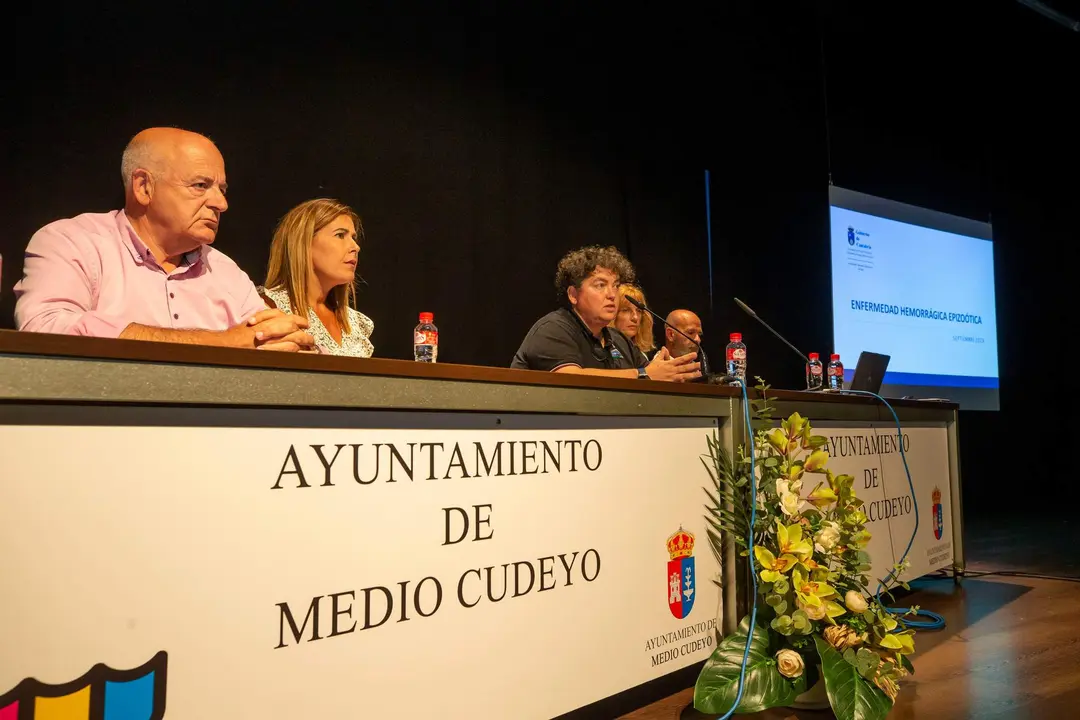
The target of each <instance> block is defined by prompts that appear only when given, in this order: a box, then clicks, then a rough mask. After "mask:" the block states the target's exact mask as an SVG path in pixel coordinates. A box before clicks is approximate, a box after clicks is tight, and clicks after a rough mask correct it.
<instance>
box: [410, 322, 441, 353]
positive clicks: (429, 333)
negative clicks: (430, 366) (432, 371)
mask: <svg viewBox="0 0 1080 720" xmlns="http://www.w3.org/2000/svg"><path fill="white" fill-rule="evenodd" d="M434 320H435V316H434V315H432V314H431V313H429V312H422V313H420V324H419V325H417V326H416V329H415V330H413V358H414V359H415V360H416V362H429V363H433V362H436V360H437V359H438V357H439V329H438V328H437V327H435V325H434V323H433V321H434Z"/></svg>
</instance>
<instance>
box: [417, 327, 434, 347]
mask: <svg viewBox="0 0 1080 720" xmlns="http://www.w3.org/2000/svg"><path fill="white" fill-rule="evenodd" d="M438 344H439V331H438V330H417V331H416V333H415V334H414V335H413V345H438Z"/></svg>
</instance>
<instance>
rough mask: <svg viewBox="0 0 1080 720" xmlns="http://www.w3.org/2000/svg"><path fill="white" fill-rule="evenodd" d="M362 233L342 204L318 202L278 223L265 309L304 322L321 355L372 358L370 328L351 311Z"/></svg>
mask: <svg viewBox="0 0 1080 720" xmlns="http://www.w3.org/2000/svg"><path fill="white" fill-rule="evenodd" d="M363 235H364V228H363V226H362V225H361V223H360V217H359V216H358V215H357V214H356V213H355V212H354V211H353V210H352V208H350V207H349V206H348V205H345V204H344V203H341V202H338V201H337V200H330V199H327V198H317V199H315V200H308V201H307V202H303V203H300V204H299V205H297V206H296V207H294V208H293V209H292V210H290V211H289V212H288V213H286V215H285V217H283V218H281V222H279V223H278V226H277V228H276V229H275V230H274V239H273V242H272V243H271V245H270V264H269V267H268V268H267V271H266V283H265V286H264V287H263V288H262V289H261V294H262V296H263V299H264V300H266V303H267V306H269V307H271V308H273V307H277V308H278V309H279V310H282V311H283V312H290V313H293V314H294V315H299V316H300V317H306V318H307V319H308V323H310V326H309V327H308V332H309V333H311V334H312V336H314V338H315V344H316V345H318V346H319V348H320V349H321V350H322V352H324V353H328V354H331V355H351V356H353V357H371V354H372V353H373V352H374V351H375V347H374V346H373V345H372V344H371V333H372V331H373V330H374V329H375V323H374V322H372V320H371V318H369V317H368V316H366V315H364V314H363V313H361V312H359V311H357V310H355V309H354V308H353V305H354V304H355V302H356V288H355V280H356V265H357V259H358V257H359V255H360V245H359V242H360V239H361V238H362V237H363Z"/></svg>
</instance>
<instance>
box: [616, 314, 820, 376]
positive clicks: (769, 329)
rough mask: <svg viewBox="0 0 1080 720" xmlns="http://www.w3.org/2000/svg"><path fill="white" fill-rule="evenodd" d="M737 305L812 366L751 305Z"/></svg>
mask: <svg viewBox="0 0 1080 720" xmlns="http://www.w3.org/2000/svg"><path fill="white" fill-rule="evenodd" d="M629 299H630V298H627V300H629ZM735 304H736V305H738V306H739V307H740V308H742V309H743V312H745V313H746V314H747V315H749V316H750V317H752V318H754V319H755V320H757V321H758V322H759V323H761V324H762V325H764V326H765V329H766V330H768V331H769V332H771V333H772V334H773V335H775V336H776V337H777V338H779V339H780V342H782V343H784V344H785V345H787V346H788V347H789V348H791V349H792V350H793V351H794V352H795V354H796V355H798V356H799V359H800V360H802V361H803V363H805V364H807V365H809V364H810V358H808V357H806V355H804V354H803V352H802V350H799V348H797V347H795V346H794V345H792V344H791V343H789V342H788V341H787V339H786V338H785V337H784V336H783V335H781V334H780V333H778V332H776V331H775V330H773V329H772V328H771V327H769V323H767V322H765V321H764V320H762V319H761V318H760V317H758V314H757V313H756V312H754V311H753V310H751V309H750V306H749V305H747V304H746V303H744V302H743V301H742V300H740V299H739V298H735Z"/></svg>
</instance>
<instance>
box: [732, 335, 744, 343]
mask: <svg viewBox="0 0 1080 720" xmlns="http://www.w3.org/2000/svg"><path fill="white" fill-rule="evenodd" d="M731 342H742V333H731Z"/></svg>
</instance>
